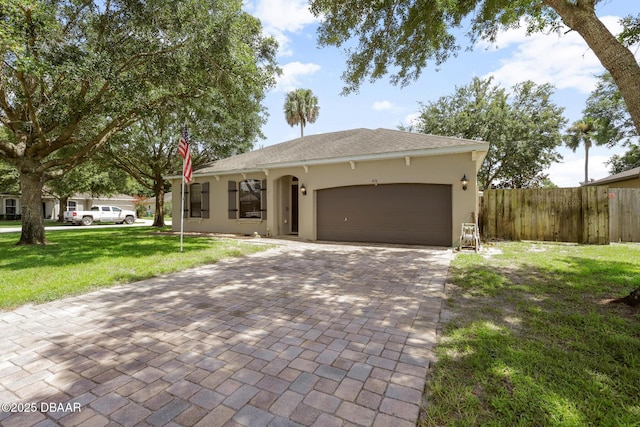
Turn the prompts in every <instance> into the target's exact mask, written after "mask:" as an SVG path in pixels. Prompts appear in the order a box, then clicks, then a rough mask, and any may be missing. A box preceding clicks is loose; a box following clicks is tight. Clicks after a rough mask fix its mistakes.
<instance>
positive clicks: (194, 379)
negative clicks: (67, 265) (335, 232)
mask: <svg viewBox="0 0 640 427" xmlns="http://www.w3.org/2000/svg"><path fill="white" fill-rule="evenodd" d="M280 243H281V244H279V245H278V246H277V247H276V248H274V249H269V250H268V251H265V252H261V253H258V254H254V255H251V256H248V257H245V258H236V259H230V260H225V261H222V262H219V263H217V264H215V265H210V266H206V267H201V268H195V269H191V270H188V271H185V272H181V273H178V274H172V275H168V276H165V277H161V278H156V279H151V280H145V281H142V282H137V283H132V284H128V285H123V286H117V287H113V288H110V289H107V290H101V291H98V292H94V293H91V294H86V295H82V296H79V297H74V298H68V299H65V300H61V301H56V302H53V303H47V304H42V305H36V306H32V305H27V306H23V307H21V308H18V309H16V310H13V311H5V312H0V331H1V332H0V333H1V334H2V342H0V403H3V404H4V405H3V406H2V409H3V412H0V424H1V425H3V426H20V427H25V426H30V425H37V426H48V425H65V426H66V425H87V426H91V427H94V426H101V425H152V426H160V425H202V426H218V425H225V426H226V425H228V426H235V425H242V426H286V425H304V426H310V425H314V426H315V425H318V426H334V425H335V426H340V425H344V426H346V425H374V426H394V427H398V426H404V425H406V426H410V425H411V426H413V425H415V422H416V419H417V417H418V412H419V405H420V402H421V395H422V391H423V388H424V385H425V375H426V372H427V368H428V365H429V362H430V360H431V358H432V352H431V350H432V349H433V346H434V344H435V329H436V324H437V321H438V316H439V312H440V306H441V292H442V290H443V286H444V281H445V276H446V272H447V268H448V266H449V261H450V258H451V253H450V251H447V250H444V249H432V248H400V247H379V246H362V245H336V244H318V243H302V242H280ZM69 280H73V278H69ZM7 404H8V405H7ZM7 409H9V410H16V411H17V410H21V411H23V412H21V413H15V412H7ZM33 410H35V412H24V411H33Z"/></svg>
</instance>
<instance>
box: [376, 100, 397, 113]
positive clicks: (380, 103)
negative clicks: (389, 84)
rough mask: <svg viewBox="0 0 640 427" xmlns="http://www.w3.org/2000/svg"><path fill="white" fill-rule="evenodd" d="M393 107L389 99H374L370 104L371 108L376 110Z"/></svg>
mask: <svg viewBox="0 0 640 427" xmlns="http://www.w3.org/2000/svg"><path fill="white" fill-rule="evenodd" d="M395 108H396V107H395V106H394V105H393V104H392V103H391V102H389V101H376V102H374V103H373V105H372V106H371V109H372V110H376V111H385V110H393V109H395Z"/></svg>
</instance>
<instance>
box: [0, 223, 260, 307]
mask: <svg viewBox="0 0 640 427" xmlns="http://www.w3.org/2000/svg"><path fill="white" fill-rule="evenodd" d="M47 239H48V240H49V242H50V244H49V245H46V246H38V247H34V246H16V245H15V243H16V242H17V241H18V240H19V234H18V233H1V234H0V253H1V254H2V256H1V257H0V309H7V308H11V307H16V306H18V305H21V304H25V303H29V302H32V303H41V302H44V301H51V300H55V299H58V298H61V297H64V296H67V295H73V294H79V293H82V292H88V291H91V290H94V289H98V288H101V287H106V286H111V285H115V284H118V283H126V282H132V281H136V280H142V279H146V278H149V277H153V276H158V275H160V274H166V273H171V272H175V271H180V270H184V269H187V268H190V267H194V266H198V265H203V264H208V263H213V262H216V261H218V260H219V259H221V258H227V257H235V256H242V255H245V254H249V253H252V252H257V251H260V250H263V249H264V248H265V246H262V245H254V244H250V243H245V242H241V241H237V240H219V239H212V238H206V237H189V236H185V237H184V248H183V249H184V251H183V252H182V253H181V252H180V238H179V236H176V235H167V234H158V233H157V232H156V230H155V229H153V228H152V227H118V228H108V229H106V228H105V229H98V228H91V227H82V228H75V227H74V229H70V230H69V231H66V230H65V231H48V232H47Z"/></svg>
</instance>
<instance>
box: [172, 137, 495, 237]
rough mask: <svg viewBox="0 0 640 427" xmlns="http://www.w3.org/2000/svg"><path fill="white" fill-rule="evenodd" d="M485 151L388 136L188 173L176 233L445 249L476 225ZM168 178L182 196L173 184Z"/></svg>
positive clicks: (306, 143) (325, 143) (250, 156)
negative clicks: (291, 237) (462, 231)
mask: <svg viewBox="0 0 640 427" xmlns="http://www.w3.org/2000/svg"><path fill="white" fill-rule="evenodd" d="M488 147H489V144H488V143H487V142H481V141H472V140H466V139H460V138H451V137H442V136H434V135H425V134H420V133H409V132H402V131H397V130H388V129H375V130H371V129H353V130H346V131H339V132H331V133H325V134H319V135H310V136H305V137H302V138H297V139H293V140H290V141H287V142H283V143H280V144H276V145H272V146H268V147H264V148H261V149H259V150H255V151H251V152H248V153H243V154H239V155H236V156H233V157H229V158H226V159H221V160H218V161H215V162H213V163H211V164H209V165H207V166H206V167H203V168H200V169H198V170H195V171H194V173H193V181H192V182H191V184H189V185H188V186H186V192H185V203H184V218H185V219H184V230H185V231H189V232H221V233H233V234H244V235H252V234H254V233H258V234H260V235H262V236H286V235H298V236H299V237H300V238H302V239H306V240H328V241H351V242H381V243H400V244H419V245H434V246H452V245H453V244H454V243H455V241H456V240H457V239H458V238H459V234H460V228H461V224H462V223H465V222H475V219H476V216H477V211H478V188H477V183H476V174H477V171H478V170H479V168H480V165H481V164H482V161H483V159H484V157H485V155H486V153H487V150H488ZM167 179H170V180H171V182H172V187H173V188H172V192H173V193H174V194H181V184H182V177H181V176H180V175H178V176H170V177H167ZM463 181H464V182H463ZM179 200H180V199H179V198H178V200H176V201H175V203H173V218H180V214H181V212H180V210H181V203H180V202H179ZM180 222H181V221H177V220H174V221H173V229H174V230H175V231H178V230H179V229H180Z"/></svg>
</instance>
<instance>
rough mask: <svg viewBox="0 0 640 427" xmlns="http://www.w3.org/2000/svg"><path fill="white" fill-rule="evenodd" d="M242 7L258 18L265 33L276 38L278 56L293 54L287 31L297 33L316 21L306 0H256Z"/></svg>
mask: <svg viewBox="0 0 640 427" xmlns="http://www.w3.org/2000/svg"><path fill="white" fill-rule="evenodd" d="M244 9H245V10H246V11H247V12H249V13H250V14H252V15H253V16H255V17H257V18H258V19H260V22H262V26H263V28H264V31H265V33H267V34H269V35H272V36H273V37H275V38H276V40H278V43H279V44H280V49H279V51H278V53H279V54H280V56H291V55H292V54H293V52H292V50H291V48H290V47H289V44H290V42H291V39H290V38H289V37H288V36H287V33H299V32H301V31H302V30H303V29H304V27H305V26H306V25H309V24H313V23H314V22H316V21H317V19H316V17H315V16H313V14H312V13H311V11H310V10H309V6H308V3H307V1H306V0H256V1H255V2H245V4H244Z"/></svg>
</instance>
